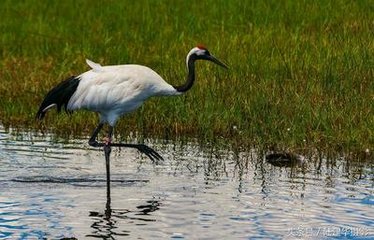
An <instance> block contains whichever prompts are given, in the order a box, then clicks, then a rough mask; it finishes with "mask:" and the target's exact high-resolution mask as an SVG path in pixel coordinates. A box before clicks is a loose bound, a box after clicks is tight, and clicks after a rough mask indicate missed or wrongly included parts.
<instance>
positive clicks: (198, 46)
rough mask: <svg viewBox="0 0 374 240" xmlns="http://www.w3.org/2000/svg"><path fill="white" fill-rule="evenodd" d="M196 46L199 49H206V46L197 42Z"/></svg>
mask: <svg viewBox="0 0 374 240" xmlns="http://www.w3.org/2000/svg"><path fill="white" fill-rule="evenodd" d="M197 48H199V49H201V50H207V49H206V47H205V46H204V45H203V44H197Z"/></svg>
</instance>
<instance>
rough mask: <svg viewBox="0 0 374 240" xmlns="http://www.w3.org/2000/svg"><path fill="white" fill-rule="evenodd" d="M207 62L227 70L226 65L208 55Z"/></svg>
mask: <svg viewBox="0 0 374 240" xmlns="http://www.w3.org/2000/svg"><path fill="white" fill-rule="evenodd" d="M207 60H209V61H212V62H214V63H215V64H218V65H220V66H221V67H224V68H226V69H229V67H228V66H227V65H226V64H224V63H223V62H221V61H220V60H218V59H217V58H215V57H214V56H212V55H209V56H208V57H207Z"/></svg>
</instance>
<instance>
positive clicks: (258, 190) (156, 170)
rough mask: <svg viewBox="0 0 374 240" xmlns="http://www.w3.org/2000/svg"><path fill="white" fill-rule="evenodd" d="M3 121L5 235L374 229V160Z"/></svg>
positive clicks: (315, 235) (0, 185) (0, 201)
mask: <svg viewBox="0 0 374 240" xmlns="http://www.w3.org/2000/svg"><path fill="white" fill-rule="evenodd" d="M52 138H53V136H51V135H36V134H35V133H28V132H24V133H18V134H15V133H9V132H7V131H5V130H4V129H2V128H0V239H42V238H48V239H62V238H64V237H65V238H68V237H71V238H72V237H75V238H77V239H94V238H99V239H123V238H126V236H128V237H129V238H131V239H135V238H138V239H174V238H176V239H250V238H265V239H281V238H289V239H292V238H295V239H298V238H302V239H308V238H309V239H330V238H336V239H342V238H349V239H352V238H353V239H356V238H357V239H373V238H374V196H373V185H374V180H373V179H374V173H373V160H372V159H371V160H370V159H369V160H365V161H354V160H348V159H346V158H344V157H338V158H336V159H327V158H324V157H316V156H312V157H307V158H306V159H305V163H304V164H301V165H299V166H295V167H293V168H282V167H276V166H272V165H270V164H269V163H267V162H266V161H265V158H264V157H263V156H261V155H260V154H259V153H258V152H257V151H256V150H255V149H248V150H245V151H242V152H236V153H234V152H232V151H230V150H227V149H219V150H217V149H215V148H213V147H210V148H209V147H205V148H201V147H199V146H198V145H197V144H194V143H191V142H190V143H187V144H182V143H179V142H168V143H165V142H163V143H155V142H154V143H152V144H150V146H151V147H153V148H154V149H155V150H157V151H158V152H159V153H160V154H161V155H162V156H163V157H164V159H165V160H164V161H163V162H161V163H160V164H157V165H156V164H153V163H152V162H151V161H149V160H148V159H147V158H146V157H145V156H143V155H141V154H139V153H137V152H136V151H135V150H131V149H120V150H119V149H113V151H112V154H111V173H112V176H111V178H112V182H111V195H110V197H111V199H110V200H111V201H110V202H109V201H108V198H107V195H106V180H105V179H106V175H105V160H104V154H103V151H102V150H98V149H93V148H90V147H88V146H87V143H86V139H83V140H82V139H75V140H71V141H69V142H62V141H56V140H52Z"/></svg>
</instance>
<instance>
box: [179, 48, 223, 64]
mask: <svg viewBox="0 0 374 240" xmlns="http://www.w3.org/2000/svg"><path fill="white" fill-rule="evenodd" d="M199 59H201V60H208V61H211V62H214V63H215V64H218V65H219V66H221V67H224V68H226V69H227V68H228V67H227V66H226V64H224V63H222V62H221V61H220V60H218V59H217V58H215V57H214V56H213V55H211V54H210V52H209V51H208V49H207V48H206V47H205V46H204V45H201V44H199V45H197V46H196V47H194V48H192V49H191V51H190V52H189V53H188V55H187V60H186V61H187V66H188V62H189V61H190V60H193V61H195V60H199Z"/></svg>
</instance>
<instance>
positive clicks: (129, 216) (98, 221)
mask: <svg viewBox="0 0 374 240" xmlns="http://www.w3.org/2000/svg"><path fill="white" fill-rule="evenodd" d="M104 152H105V162H106V170H107V188H106V189H107V192H106V193H107V199H106V200H107V201H106V204H105V210H104V212H103V213H100V212H96V211H90V213H89V217H91V218H92V219H94V223H93V224H92V225H91V228H93V229H94V231H93V232H92V233H91V234H88V235H86V237H95V238H102V239H115V237H116V236H129V235H130V231H127V230H123V229H119V228H118V226H117V222H118V221H119V220H127V221H129V222H132V221H141V222H154V221H156V220H155V219H151V218H148V217H146V216H148V215H149V213H151V212H154V211H157V210H159V206H160V205H161V203H160V202H159V201H158V200H155V199H152V200H148V201H146V203H145V204H142V205H139V206H137V207H136V209H137V210H128V209H112V208H111V193H110V170H109V169H110V164H109V163H110V153H111V146H110V145H106V146H104ZM142 216H143V217H142Z"/></svg>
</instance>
